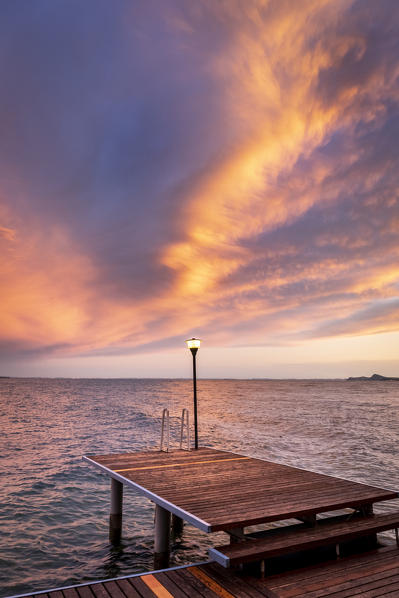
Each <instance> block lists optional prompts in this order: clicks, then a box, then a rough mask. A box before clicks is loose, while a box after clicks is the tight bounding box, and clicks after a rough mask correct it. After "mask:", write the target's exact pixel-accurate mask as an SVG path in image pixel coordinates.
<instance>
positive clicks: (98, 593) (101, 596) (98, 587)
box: [90, 583, 109, 598]
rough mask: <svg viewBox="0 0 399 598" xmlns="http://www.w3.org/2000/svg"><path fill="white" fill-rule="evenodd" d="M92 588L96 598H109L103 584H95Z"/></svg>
mask: <svg viewBox="0 0 399 598" xmlns="http://www.w3.org/2000/svg"><path fill="white" fill-rule="evenodd" d="M90 587H91V591H92V592H93V594H94V596H95V597H96V598H109V594H108V592H107V590H106V589H105V588H104V585H103V584H102V583H94V584H91V586H90Z"/></svg>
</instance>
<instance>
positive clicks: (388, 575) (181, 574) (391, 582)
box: [12, 547, 399, 598]
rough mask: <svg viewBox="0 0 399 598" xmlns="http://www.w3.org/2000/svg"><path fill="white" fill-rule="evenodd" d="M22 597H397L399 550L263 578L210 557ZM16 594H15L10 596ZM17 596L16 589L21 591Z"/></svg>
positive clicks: (385, 549) (354, 557)
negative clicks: (211, 560) (207, 560)
mask: <svg viewBox="0 0 399 598" xmlns="http://www.w3.org/2000/svg"><path fill="white" fill-rule="evenodd" d="M23 596H24V598H321V597H324V598H329V597H330V598H349V597H352V598H378V597H385V598H399V550H398V549H397V548H396V547H392V548H391V547H390V548H383V549H379V550H375V551H372V552H369V553H364V554H362V555H357V556H352V557H348V558H345V559H341V560H340V561H337V562H333V563H331V562H328V563H325V564H319V565H315V566H312V567H306V568H303V569H298V570H295V571H290V572H286V573H282V574H278V575H272V576H270V577H268V578H266V579H263V580H262V579H257V578H255V577H249V576H244V575H240V574H239V573H237V572H236V571H234V570H226V569H223V568H222V567H221V566H220V565H217V564H215V563H207V564H201V565H192V566H187V567H179V568H174V569H167V570H164V571H154V572H151V573H146V574H143V575H133V576H127V577H123V578H118V579H113V580H105V581H99V582H94V583H86V584H81V585H77V586H69V587H65V588H57V589H53V590H46V591H44V592H35V593H32V594H24V595H23ZM12 598H17V597H12ZM18 598H22V596H21V595H20V597H18Z"/></svg>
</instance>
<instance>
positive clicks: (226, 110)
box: [0, 0, 399, 378]
mask: <svg viewBox="0 0 399 598" xmlns="http://www.w3.org/2000/svg"><path fill="white" fill-rule="evenodd" d="M398 31H399V3H398V2H397V0H379V1H378V2H375V0H361V1H351V0H298V1H297V2H293V1H292V0H246V1H245V2H242V0H195V1H194V0H145V2H144V1H141V0H137V1H134V2H132V1H131V0H113V1H112V2H109V0H85V1H84V2H82V1H81V0H35V1H34V2H32V1H31V0H18V2H16V1H15V0H2V2H1V3H0V80H1V86H0V268H1V288H0V319H1V321H0V375H12V376H14V375H15V376H71V377H86V376H87V377H97V376H98V377H176V376H177V377H186V376H190V373H191V369H190V368H191V356H190V353H189V352H188V350H187V349H186V348H185V343H184V340H185V339H187V338H191V337H192V336H195V337H199V338H201V339H202V341H203V342H202V346H201V349H200V351H199V353H198V373H199V375H200V376H203V377H216V378H223V377H241V378H247V377H248V378H253V377H260V378H265V377H272V378H291V377H293V378H313V377H314V378H319V377H327V378H328V377H339V378H340V377H346V376H351V375H355V376H356V375H371V374H372V373H374V372H378V373H381V374H384V375H387V376H395V375H396V376H399V358H398V355H399V242H398V241H399V209H398V208H399V206H398V189H399V163H398V146H399V61H398V56H399V36H398Z"/></svg>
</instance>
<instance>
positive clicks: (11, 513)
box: [0, 379, 399, 597]
mask: <svg viewBox="0 0 399 598" xmlns="http://www.w3.org/2000/svg"><path fill="white" fill-rule="evenodd" d="M398 406H399V382H394V381H391V382H390V381H385V382H361V381H359V382H346V381H311V380H307V381H267V380H200V381H199V419H200V444H201V445H205V446H211V447H214V448H222V449H226V450H232V451H238V452H241V453H243V454H246V455H250V456H254V457H262V458H265V459H270V460H273V461H277V462H280V463H286V464H290V465H296V466H299V467H305V468H308V469H312V470H314V471H319V472H322V473H328V474H335V475H339V476H341V477H344V478H348V479H352V480H355V481H360V482H367V483H370V484H375V485H379V486H382V487H385V488H391V489H395V490H398V489H399V459H398V456H397V447H398V446H399V417H398ZM163 407H168V408H169V410H170V412H171V415H172V416H177V415H178V414H180V412H181V409H182V408H183V407H191V382H190V381H189V380H103V379H102V380H68V379H57V380H53V379H0V422H1V437H0V444H1V451H0V475H1V487H0V494H1V496H0V505H1V506H0V529H1V533H0V588H1V589H0V596H1V597H4V596H9V595H11V594H16V593H22V592H28V591H31V590H39V589H44V588H48V587H56V586H60V585H68V584H72V583H79V582H82V581H87V580H94V579H104V578H107V577H116V576H119V575H128V574H130V573H137V572H141V571H144V570H150V569H152V541H153V532H152V527H153V516H154V513H153V506H152V504H151V503H150V502H149V501H148V500H147V499H145V498H142V497H140V496H138V495H136V494H135V493H134V491H133V490H131V489H126V490H125V496H124V533H123V539H122V545H121V546H120V547H118V548H112V547H111V546H110V545H109V543H108V509H109V479H108V477H107V476H106V475H104V474H102V473H101V472H99V471H97V470H95V469H94V468H92V467H90V465H88V464H87V463H85V462H84V461H82V455H84V454H90V453H91V454H93V453H97V454H98V453H110V452H123V451H131V450H134V451H138V450H142V449H150V448H153V449H157V448H158V445H159V438H160V424H161V422H160V415H161V412H162V409H163ZM172 436H173V437H174V439H175V444H176V446H177V440H178V420H177V418H176V419H173V420H172ZM381 508H385V509H389V508H390V505H387V506H385V507H380V509H381ZM219 536H220V537H219V538H215V535H209V536H208V535H207V534H205V533H202V532H200V531H198V530H196V529H195V528H193V527H191V526H186V528H185V534H184V539H183V542H182V543H180V544H178V545H176V546H175V547H174V550H173V553H172V564H183V563H190V562H195V561H198V560H201V559H203V558H205V557H206V553H207V548H208V546H209V545H211V544H214V543H215V541H216V540H220V538H223V534H222V535H220V534H219Z"/></svg>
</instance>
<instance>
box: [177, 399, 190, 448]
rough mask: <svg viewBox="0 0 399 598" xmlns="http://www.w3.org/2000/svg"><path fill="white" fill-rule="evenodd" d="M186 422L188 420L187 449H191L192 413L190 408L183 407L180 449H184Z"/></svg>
mask: <svg viewBox="0 0 399 598" xmlns="http://www.w3.org/2000/svg"><path fill="white" fill-rule="evenodd" d="M184 422H186V429H187V448H186V449H185V450H186V451H189V450H191V443H190V414H189V411H188V409H183V411H182V412H181V424H180V450H182V449H183V436H184Z"/></svg>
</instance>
